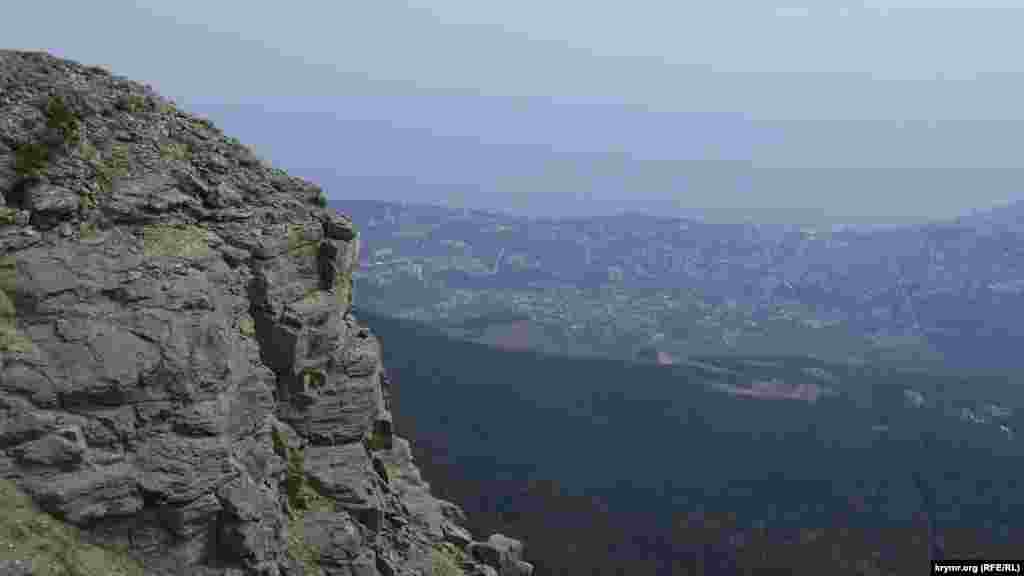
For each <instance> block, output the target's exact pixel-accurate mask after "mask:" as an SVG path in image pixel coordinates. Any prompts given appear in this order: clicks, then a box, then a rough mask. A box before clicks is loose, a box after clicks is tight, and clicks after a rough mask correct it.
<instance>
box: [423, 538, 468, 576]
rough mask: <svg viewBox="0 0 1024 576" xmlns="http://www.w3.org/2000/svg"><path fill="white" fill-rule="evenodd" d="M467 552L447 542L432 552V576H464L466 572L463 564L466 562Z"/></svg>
mask: <svg viewBox="0 0 1024 576" xmlns="http://www.w3.org/2000/svg"><path fill="white" fill-rule="evenodd" d="M465 559H466V558H465V552H463V551H462V550H459V549H458V548H456V547H455V546H452V545H451V544H449V543H447V542H445V543H444V544H439V545H438V546H437V547H435V548H434V549H433V550H431V551H430V575H431V576H463V575H464V574H465V572H464V571H463V570H462V568H461V563H462V562H463V561H464V560H465Z"/></svg>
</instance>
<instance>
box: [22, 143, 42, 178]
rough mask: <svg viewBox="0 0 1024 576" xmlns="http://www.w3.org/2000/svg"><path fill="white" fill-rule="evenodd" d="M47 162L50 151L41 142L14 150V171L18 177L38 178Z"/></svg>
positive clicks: (24, 145) (23, 145)
mask: <svg viewBox="0 0 1024 576" xmlns="http://www.w3.org/2000/svg"><path fill="white" fill-rule="evenodd" d="M49 161H50V149H49V148H48V147H47V146H46V144H43V143H42V142H29V143H27V144H22V145H21V146H18V147H17V148H16V149H15V150H14V171H15V172H16V173H17V174H18V175H19V176H23V177H27V176H38V175H39V173H40V172H42V171H43V168H45V167H46V163H47V162H49Z"/></svg>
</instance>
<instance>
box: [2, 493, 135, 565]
mask: <svg viewBox="0 0 1024 576" xmlns="http://www.w3.org/2000/svg"><path fill="white" fill-rule="evenodd" d="M0 560H20V561H25V562H26V563H28V564H30V565H31V566H32V569H31V571H30V573H31V574H33V575H34V576H142V575H143V570H142V567H141V566H139V564H138V563H137V562H135V561H134V560H132V559H131V558H130V557H129V556H128V555H127V554H126V553H125V552H124V551H123V550H109V549H106V548H101V547H99V546H95V545H92V544H89V543H86V542H85V541H83V540H82V538H81V534H80V533H79V532H78V530H77V529H76V528H74V527H72V526H68V525H66V524H64V523H63V522H61V521H59V520H57V519H55V518H53V517H52V516H50V515H48V514H46V513H44V512H42V511H40V510H39V509H38V508H37V507H36V506H35V503H33V502H32V499H31V498H29V497H28V496H27V495H25V494H24V493H22V492H21V491H20V490H18V488H17V486H15V485H14V484H13V483H12V482H10V481H8V480H0Z"/></svg>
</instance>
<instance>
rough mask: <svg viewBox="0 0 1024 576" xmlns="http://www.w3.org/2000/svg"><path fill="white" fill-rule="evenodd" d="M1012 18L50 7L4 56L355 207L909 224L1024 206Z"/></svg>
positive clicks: (677, 9)
mask: <svg viewBox="0 0 1024 576" xmlns="http://www.w3.org/2000/svg"><path fill="white" fill-rule="evenodd" d="M1017 5H1020V6H1024V3H1020V2H1011V1H1008V0H1007V1H996V0H971V1H960V0H862V1H860V2H845V1H840V0H818V1H815V2H806V1H805V2H803V3H801V2H795V1H794V2H789V3H786V4H779V3H776V2H769V1H768V0H714V1H705V2H682V1H681V0H673V1H668V0H664V1H662V0H633V1H631V2H599V1H597V0H589V1H583V0H560V1H558V2H554V1H552V0H517V1H516V2H487V1H483V0H429V1H428V0H408V1H404V2H399V1H395V0H373V1H372V2H351V1H348V2H338V1H335V2H326V1H315V2H314V1H309V0H305V1H304V0H292V1H289V2H280V1H278V2H263V1H258V0H250V1H247V2H237V1H233V0H217V1H209V0H206V1H202V2H200V1H197V0H176V1H175V2H166V1H159V2H158V1H149V0H147V1H136V2H129V1H124V0H104V1H103V2H80V1H77V0H74V1H70V0H66V1H57V0H54V1H51V2H46V3H32V2H20V3H16V4H15V5H14V6H12V7H6V8H5V17H4V22H3V23H0V32H2V34H0V38H2V40H0V45H2V47H4V48H18V49H41V50H47V51H50V52H52V53H54V54H56V55H58V56H63V57H67V58H70V59H73V60H77V61H80V62H83V63H87V64H93V65H102V66H104V67H106V68H108V69H110V70H111V71H112V72H114V73H115V74H118V75H123V76H126V77H129V78H132V79H135V80H139V81H142V82H145V83H148V84H150V85H152V86H153V87H155V88H156V89H157V90H159V91H160V92H161V93H163V94H164V95H166V96H168V97H170V98H172V99H174V100H175V101H176V102H177V103H179V104H180V105H182V106H183V107H184V108H185V109H187V110H190V111H194V112H197V113H200V114H202V115H205V116H208V117H210V118H211V119H213V120H214V121H215V122H217V123H218V124H219V125H221V126H222V127H223V128H224V129H225V131H227V132H228V133H230V134H232V135H235V136H237V137H238V138H240V139H241V140H242V141H244V142H248V143H251V144H253V145H254V146H255V147H256V149H257V151H259V152H260V153H261V154H262V155H264V156H265V157H267V158H268V159H269V160H270V161H272V162H273V163H274V164H276V165H279V166H281V167H283V168H286V169H288V170H289V171H291V172H293V173H296V174H297V175H300V176H304V177H308V178H312V179H314V180H316V181H317V182H318V183H321V184H322V185H323V186H324V187H325V189H326V190H327V192H328V195H329V196H330V197H331V198H332V199H335V200H339V201H344V200H345V199H349V198H360V199H361V198H375V199H385V200H401V201H409V202H428V203H446V204H453V205H460V206H470V207H474V208H485V209H496V210H507V211H512V212H518V213H524V214H530V215H539V216H549V215H555V216H558V215H576V216H579V215H589V214H601V213H614V212H621V211H642V212H655V213H659V214H678V215H686V216H698V217H705V218H708V219H712V220H738V219H755V220H767V221H791V222H799V223H812V222H832V223H842V222H850V223H866V222H875V223H900V222H911V221H922V220H927V219H936V218H947V217H954V216H957V215H959V214H962V213H965V212H969V211H971V210H981V209H986V208H989V207H991V206H994V205H998V204H1003V203H1008V202H1012V201H1016V200H1021V199H1024V184H1022V183H1024V160H1022V158H1024V146H1022V142H1021V140H1022V136H1021V135H1022V134H1024V130H1022V128H1024V105H1022V103H1024V58H1022V57H1021V54H1024V34H1020V33H1019V31H1020V30H1021V29H1024V8H1018V7H1016V6H1017ZM55 14H59V16H60V17H55V16H54V15H55Z"/></svg>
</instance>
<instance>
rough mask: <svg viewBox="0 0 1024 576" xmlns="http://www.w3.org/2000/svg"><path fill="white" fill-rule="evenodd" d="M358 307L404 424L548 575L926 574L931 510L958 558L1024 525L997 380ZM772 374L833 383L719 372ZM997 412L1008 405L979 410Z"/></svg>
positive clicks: (431, 470)
mask: <svg viewBox="0 0 1024 576" xmlns="http://www.w3.org/2000/svg"><path fill="white" fill-rule="evenodd" d="M360 318H364V319H367V320H368V321H369V323H370V324H372V325H373V326H374V327H375V330H376V331H377V333H378V334H380V337H381V339H382V342H383V346H384V358H385V361H386V363H387V366H388V367H389V375H390V379H391V381H392V387H393V390H394V392H395V397H394V402H395V406H396V414H397V415H399V416H397V417H396V427H397V429H399V430H404V431H406V433H409V434H412V435H414V436H415V437H416V438H418V439H419V442H418V449H419V450H420V452H419V453H418V454H416V456H417V458H418V460H419V461H420V462H421V463H423V466H424V469H425V474H426V475H427V477H430V478H434V479H436V480H437V484H436V486H437V488H438V490H439V492H440V494H441V495H442V496H443V497H446V498H448V499H451V500H454V501H456V502H459V503H460V504H462V505H464V506H465V507H466V509H467V512H469V514H470V517H471V518H473V519H474V521H475V522H478V523H479V526H475V528H477V529H481V530H485V531H487V530H502V531H504V532H505V533H509V534H512V535H516V534H525V533H529V534H531V535H533V538H532V540H531V547H530V550H529V554H530V555H531V556H530V558H529V560H530V561H531V562H534V563H535V564H536V566H537V569H538V574H563V573H564V574H581V573H587V574H589V573H597V574H615V573H627V574H654V573H666V572H665V570H674V572H673V573H685V570H697V569H698V568H700V566H703V568H701V569H703V570H705V571H708V570H710V568H709V566H710V564H708V563H711V562H718V561H721V562H725V563H726V565H731V566H733V568H739V567H743V566H754V565H757V566H761V567H762V568H765V567H769V566H770V565H773V564H774V565H781V566H786V567H787V568H786V569H787V570H789V569H797V570H798V573H815V571H816V570H821V569H823V568H824V567H825V566H831V567H833V568H836V569H837V570H838V569H839V565H840V564H842V562H845V561H849V562H850V571H847V572H846V573H854V572H853V571H852V570H854V568H855V567H856V566H857V562H858V561H861V564H860V566H861V568H863V567H864V564H863V563H864V562H867V563H869V564H871V565H873V566H875V567H876V568H879V569H881V567H883V566H890V567H892V566H893V565H894V564H899V565H901V566H903V567H904V568H905V569H907V570H910V569H912V570H919V569H921V567H922V566H923V565H924V563H925V562H926V559H927V547H926V539H927V521H926V520H927V519H928V518H930V519H931V521H932V522H934V523H935V525H936V526H937V527H938V529H939V532H940V533H941V534H943V535H944V536H945V538H946V552H947V553H948V554H950V555H959V556H973V555H977V554H978V553H980V552H981V551H983V550H987V549H988V548H985V547H984V546H996V545H998V543H999V542H1007V541H1009V539H1010V538H1011V537H1012V535H1013V534H1014V533H1015V532H1014V531H1015V530H1019V529H1020V528H1021V527H1022V522H1021V521H1020V511H1021V510H1022V509H1024V508H1022V505H1024V495H1022V493H1021V490H1020V489H1019V486H1018V482H1019V481H1018V480H1017V479H1018V478H1019V477H1020V474H1021V471H1022V462H1024V459H1022V458H1021V455H1022V454H1021V452H1022V450H1021V447H1020V446H1021V445H1020V443H1019V442H1018V441H1016V440H1014V439H1012V436H1011V435H1010V434H1008V433H1007V432H1006V430H1012V429H1014V427H1015V420H1016V416H1015V415H1014V412H1013V410H1014V408H1018V409H1019V407H1020V406H1021V401H1020V398H1019V396H1015V395H1014V392H1013V391H1012V390H1011V391H1010V393H1008V394H1007V393H1005V392H1006V391H1007V390H1008V387H1007V386H1005V382H1000V381H999V380H998V379H996V378H994V377H992V376H990V377H989V378H987V379H981V378H977V379H969V378H966V377H959V376H934V375H928V374H925V373H916V374H915V373H906V372H903V373H901V372H895V371H892V370H887V369H884V368H883V367H879V366H861V367H855V366H839V365H828V364H825V363H822V362H817V361H811V360H804V359H799V358H784V359H766V358H760V359H757V360H756V361H755V360H744V359H735V358H734V359H729V360H723V359H720V360H715V359H703V362H702V363H700V364H697V363H693V364H690V365H678V366H654V365H640V364H630V363H626V362H619V361H612V360H593V359H570V358H563V357H553V356H543V355H540V354H536V353H533V352H509V351H501V350H496V349H493V348H488V347H486V346H482V345H479V344H475V343H467V342H463V341H457V340H452V339H449V338H447V337H446V336H444V335H442V334H441V333H440V332H438V331H435V330H433V329H431V328H429V327H426V326H423V325H418V324H415V323H412V322H408V321H400V320H395V319H389V318H385V317H378V316H372V315H369V314H366V313H360ZM771 378H776V379H789V380H792V381H796V380H800V381H802V382H812V381H816V382H818V383H819V384H820V386H821V388H822V389H823V390H825V389H828V390H830V391H831V392H830V393H829V394H822V395H821V396H819V397H818V398H817V399H816V400H814V401H813V402H809V401H803V400H780V399H772V400H766V399H758V398H748V397H738V396H735V395H731V394H729V393H726V392H722V391H720V390H718V389H716V388H715V386H714V385H712V383H713V382H718V383H731V384H732V385H733V386H735V387H739V388H742V387H744V386H746V385H747V383H748V382H751V381H761V380H767V379H771ZM1000 391H1003V392H1004V394H1003V395H1002V396H1000V395H999V392H1000ZM987 406H997V407H998V408H999V409H1000V410H1001V412H999V414H1000V416H999V417H998V418H996V417H991V418H989V419H987V420H985V419H983V418H981V417H980V416H979V417H978V418H977V420H979V421H978V422H975V421H972V420H970V419H967V418H964V417H963V415H964V414H965V412H964V411H965V410H967V411H969V412H970V413H971V414H977V415H980V414H983V411H984V410H985V407H987ZM982 420H984V421H982ZM1001 427H1002V428H1001ZM915 480H917V481H915ZM815 529H817V530H818V531H817V532H815V531H814V530H815ZM1017 536H1018V538H1019V536H1020V534H1019V533H1017ZM964 538H968V540H964ZM970 539H975V540H977V541H976V542H971V541H969V540H970ZM787 541H792V542H791V543H790V544H788V545H787V544H785V542H787ZM800 542H803V543H802V544H801V543H800ZM915 542H916V543H915ZM833 545H836V546H839V548H837V550H838V552H836V554H838V556H836V557H835V558H834V560H835V561H834V562H833V563H832V564H829V562H830V561H831V560H832V559H833V551H832V546H833ZM997 551H998V550H997ZM762 553H764V554H766V556H763V557H762V556H761V554H762ZM1007 553H1008V552H1007ZM1003 555H1004V556H1005V555H1007V554H1003ZM702 562H703V563H704V564H701V563H702ZM911 567H912V568H911ZM658 570H661V572H658ZM725 570H726V571H728V569H725ZM800 570H802V572H801V571H800ZM711 573H714V572H711ZM759 573H760V572H759ZM816 573H822V572H820V571H819V572H816ZM830 573H832V572H830ZM836 573H843V571H842V570H839V571H838V572H836ZM867 573H878V572H870V571H869V572H867ZM900 573H910V572H906V571H901V572H900Z"/></svg>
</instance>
